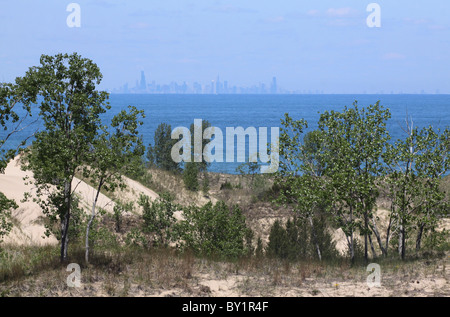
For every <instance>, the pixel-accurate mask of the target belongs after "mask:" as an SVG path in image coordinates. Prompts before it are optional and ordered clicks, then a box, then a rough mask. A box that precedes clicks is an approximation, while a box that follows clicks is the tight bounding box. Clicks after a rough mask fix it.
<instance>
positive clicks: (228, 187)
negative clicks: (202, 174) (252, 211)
mask: <svg viewBox="0 0 450 317" xmlns="http://www.w3.org/2000/svg"><path fill="white" fill-rule="evenodd" d="M224 189H233V185H231V183H229V182H228V181H226V182H225V183H223V184H222V185H220V190H224Z"/></svg>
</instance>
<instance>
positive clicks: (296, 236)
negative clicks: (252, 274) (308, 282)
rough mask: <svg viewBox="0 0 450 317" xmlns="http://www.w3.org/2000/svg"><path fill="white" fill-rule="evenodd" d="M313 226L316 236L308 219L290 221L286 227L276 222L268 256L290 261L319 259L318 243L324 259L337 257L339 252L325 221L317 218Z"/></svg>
mask: <svg viewBox="0 0 450 317" xmlns="http://www.w3.org/2000/svg"><path fill="white" fill-rule="evenodd" d="M313 224H314V233H315V235H313V231H312V228H311V226H310V224H309V220H308V219H298V218H294V219H292V220H291V219H289V220H288V221H287V222H286V224H285V225H283V224H282V223H281V221H279V220H276V221H275V222H274V224H273V225H272V228H271V230H270V234H269V243H268V244H267V248H266V255H267V256H268V257H271V258H279V259H285V260H289V261H296V260H300V259H312V258H317V257H318V255H317V249H316V243H315V241H317V244H318V245H319V249H320V252H321V256H322V259H324V258H325V259H326V258H333V257H337V256H338V252H337V250H336V247H335V243H333V241H332V237H331V235H330V234H329V232H328V230H327V226H326V222H325V220H324V219H322V218H321V217H319V216H316V217H315V218H314V219H313ZM314 236H315V238H314Z"/></svg>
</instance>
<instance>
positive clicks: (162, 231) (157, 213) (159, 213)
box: [138, 194, 177, 246]
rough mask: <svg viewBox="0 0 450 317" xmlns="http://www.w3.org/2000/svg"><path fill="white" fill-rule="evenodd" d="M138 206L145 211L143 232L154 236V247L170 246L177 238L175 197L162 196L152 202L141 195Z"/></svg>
mask: <svg viewBox="0 0 450 317" xmlns="http://www.w3.org/2000/svg"><path fill="white" fill-rule="evenodd" d="M138 204H139V205H140V206H142V208H143V209H144V213H143V219H144V227H143V232H144V233H147V234H151V235H152V237H153V239H152V242H153V245H160V246H168V244H169V243H170V242H171V241H173V240H174V238H175V236H174V231H173V227H174V224H175V221H176V219H175V217H174V216H173V214H174V212H175V211H176V210H177V205H176V204H175V203H173V197H172V196H170V195H169V194H162V195H161V197H160V198H158V199H156V200H155V201H150V198H149V197H148V196H144V195H141V196H140V197H139V201H138Z"/></svg>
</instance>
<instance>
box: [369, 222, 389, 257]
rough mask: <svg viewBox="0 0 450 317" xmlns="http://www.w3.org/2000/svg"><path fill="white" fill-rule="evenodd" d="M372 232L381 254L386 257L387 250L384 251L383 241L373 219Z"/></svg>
mask: <svg viewBox="0 0 450 317" xmlns="http://www.w3.org/2000/svg"><path fill="white" fill-rule="evenodd" d="M388 231H389V227H388ZM372 232H373V234H374V235H375V238H376V239H377V242H378V245H379V247H380V250H381V254H382V255H383V256H384V257H386V256H387V251H386V249H385V248H384V246H383V242H382V241H381V236H380V233H379V232H378V228H377V224H376V223H375V219H372ZM388 234H389V233H388Z"/></svg>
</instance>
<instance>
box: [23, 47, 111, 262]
mask: <svg viewBox="0 0 450 317" xmlns="http://www.w3.org/2000/svg"><path fill="white" fill-rule="evenodd" d="M40 64H41V65H40V66H38V67H31V68H30V69H29V70H28V71H27V73H26V75H25V76H24V77H22V78H18V79H16V84H17V86H18V87H20V90H22V91H24V92H25V94H26V95H29V96H30V98H31V99H34V101H36V100H37V97H39V98H40V105H39V110H40V111H39V116H40V118H41V119H42V122H43V127H44V129H43V130H41V131H39V132H37V133H36V134H35V140H34V141H33V144H32V147H31V148H30V149H29V150H28V151H27V155H26V164H25V168H26V169H28V170H31V171H32V172H33V173H34V179H35V185H36V186H37V194H38V197H43V196H44V195H45V194H48V192H49V184H51V185H54V188H55V190H54V193H53V197H50V199H49V200H44V199H39V200H38V203H39V204H40V205H41V207H42V208H43V209H44V210H45V211H46V212H47V215H48V216H49V217H50V218H52V219H57V220H58V221H59V222H60V223H61V261H63V260H65V259H66V258H67V249H68V241H69V236H68V233H69V227H70V222H69V219H70V217H71V206H72V200H73V188H72V181H73V178H74V176H75V173H76V172H77V171H78V170H79V169H80V167H82V166H85V165H86V164H89V163H90V160H91V158H92V157H91V155H90V153H91V149H92V144H93V143H94V140H95V138H96V135H97V132H98V131H99V129H100V127H101V120H100V115H101V114H103V113H105V112H106V110H107V109H110V106H109V103H108V102H107V100H108V97H109V96H108V93H107V92H99V91H97V90H96V89H95V87H96V85H99V84H100V82H101V79H102V74H101V73H100V69H99V68H98V66H97V65H96V64H95V63H93V62H92V61H91V60H89V59H85V58H81V56H79V55H78V54H77V53H74V54H72V55H68V54H64V55H63V54H57V55H55V56H47V55H42V56H41V59H40ZM54 203H57V204H56V205H55V204H54Z"/></svg>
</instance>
